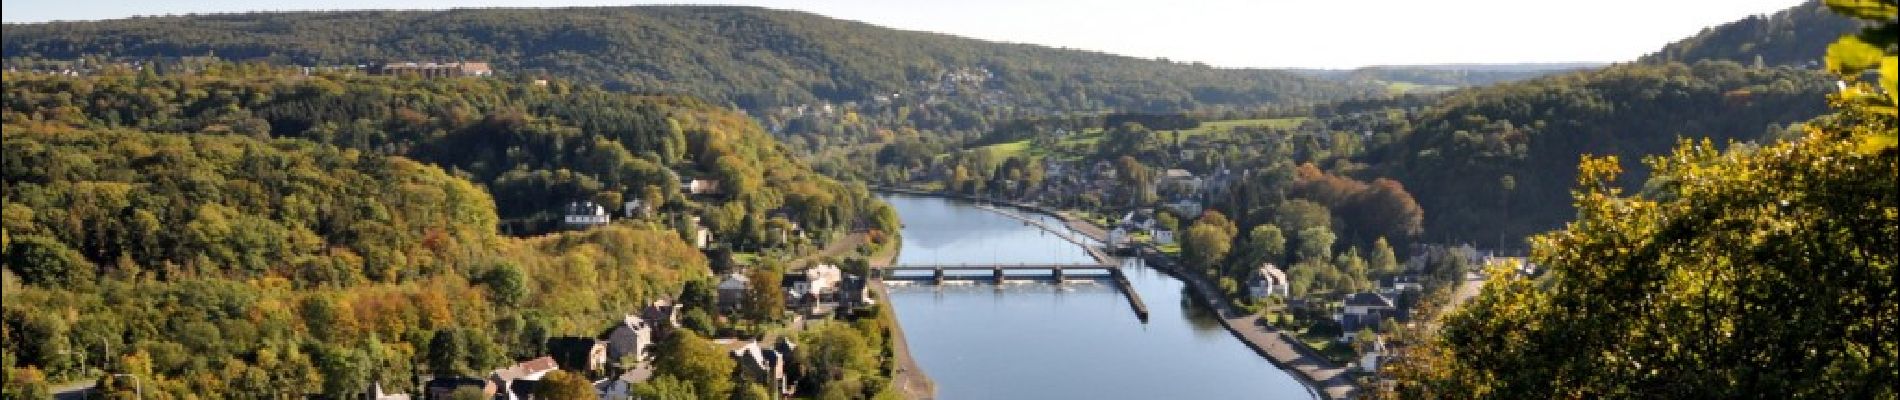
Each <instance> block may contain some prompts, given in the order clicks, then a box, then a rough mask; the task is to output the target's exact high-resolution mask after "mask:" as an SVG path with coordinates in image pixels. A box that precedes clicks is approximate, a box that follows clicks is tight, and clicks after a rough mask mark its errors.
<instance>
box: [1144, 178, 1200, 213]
mask: <svg viewBox="0 0 1900 400" xmlns="http://www.w3.org/2000/svg"><path fill="white" fill-rule="evenodd" d="M1203 187H1204V181H1202V180H1201V178H1200V177H1198V176H1194V173H1192V172H1188V171H1187V170H1185V169H1180V168H1175V169H1170V170H1167V171H1164V172H1162V174H1161V179H1159V180H1156V181H1155V192H1157V193H1171V194H1176V195H1182V196H1198V195H1200V194H1201V189H1202V188H1203ZM1196 214H1199V213H1196Z"/></svg>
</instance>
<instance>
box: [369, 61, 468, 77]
mask: <svg viewBox="0 0 1900 400" xmlns="http://www.w3.org/2000/svg"><path fill="white" fill-rule="evenodd" d="M371 71H372V72H374V73H375V74H377V75H409V74H414V75H420V76H422V77H424V78H452V77H462V76H493V75H495V70H493V69H490V68H489V67H488V63H487V62H480V61H459V62H416V61H402V62H391V63H386V64H383V65H378V66H376V68H375V69H372V70H371Z"/></svg>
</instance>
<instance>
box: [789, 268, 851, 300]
mask: <svg viewBox="0 0 1900 400" xmlns="http://www.w3.org/2000/svg"><path fill="white" fill-rule="evenodd" d="M842 282H844V273H843V272H841V271H839V270H838V266H835V265H830V264H819V265H818V266H814V267H811V268H806V269H805V279H804V281H803V282H795V283H793V284H792V292H793V293H791V294H793V295H796V296H798V298H801V299H805V300H808V301H814V302H836V301H837V300H838V298H837V297H838V284H839V283H842Z"/></svg>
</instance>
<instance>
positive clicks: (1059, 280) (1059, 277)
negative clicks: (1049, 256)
mask: <svg viewBox="0 0 1900 400" xmlns="http://www.w3.org/2000/svg"><path fill="white" fill-rule="evenodd" d="M1052 271H1054V272H1055V275H1056V284H1057V285H1060V284H1062V266H1060V265H1057V266H1055V269H1053V270H1052Z"/></svg>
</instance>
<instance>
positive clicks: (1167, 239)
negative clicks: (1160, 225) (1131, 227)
mask: <svg viewBox="0 0 1900 400" xmlns="http://www.w3.org/2000/svg"><path fill="white" fill-rule="evenodd" d="M1154 243H1155V245H1157V246H1165V245H1170V244H1174V231H1168V230H1159V229H1157V230H1155V233H1154Z"/></svg>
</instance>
